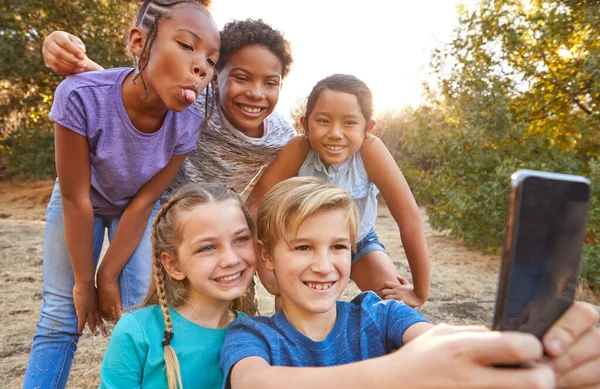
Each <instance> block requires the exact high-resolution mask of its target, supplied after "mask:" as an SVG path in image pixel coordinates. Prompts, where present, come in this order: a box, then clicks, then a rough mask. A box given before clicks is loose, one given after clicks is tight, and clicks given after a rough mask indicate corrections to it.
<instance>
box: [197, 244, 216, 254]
mask: <svg viewBox="0 0 600 389" xmlns="http://www.w3.org/2000/svg"><path fill="white" fill-rule="evenodd" d="M216 249H217V247H216V246H215V245H214V244H211V245H208V246H204V247H201V248H200V249H199V250H198V252H199V253H209V252H211V251H213V250H216Z"/></svg>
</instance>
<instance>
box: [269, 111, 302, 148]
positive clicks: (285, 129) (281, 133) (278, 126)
mask: <svg viewBox="0 0 600 389" xmlns="http://www.w3.org/2000/svg"><path fill="white" fill-rule="evenodd" d="M266 121H267V126H269V134H270V135H271V136H274V137H278V138H281V139H284V140H286V141H288V140H290V139H292V138H293V137H294V136H296V135H297V133H296V130H295V129H294V126H292V124H291V123H290V122H289V121H288V120H287V119H286V118H285V117H284V116H283V115H282V114H280V113H279V112H273V113H271V114H270V115H269V116H268V117H267V119H266Z"/></svg>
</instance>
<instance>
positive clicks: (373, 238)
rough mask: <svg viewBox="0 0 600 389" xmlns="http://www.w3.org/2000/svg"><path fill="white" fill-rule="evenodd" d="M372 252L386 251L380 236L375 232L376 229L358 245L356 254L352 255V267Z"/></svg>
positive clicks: (372, 229)
mask: <svg viewBox="0 0 600 389" xmlns="http://www.w3.org/2000/svg"><path fill="white" fill-rule="evenodd" d="M371 251H384V252H385V246H384V245H383V243H381V242H380V241H379V235H377V231H375V227H373V228H371V231H369V233H368V234H367V236H365V237H364V238H363V239H362V240H361V241H360V242H358V243H357V244H356V252H354V253H352V266H354V265H356V263H357V262H358V261H360V260H361V259H362V257H364V256H365V255H367V254H369V253H370V252H371Z"/></svg>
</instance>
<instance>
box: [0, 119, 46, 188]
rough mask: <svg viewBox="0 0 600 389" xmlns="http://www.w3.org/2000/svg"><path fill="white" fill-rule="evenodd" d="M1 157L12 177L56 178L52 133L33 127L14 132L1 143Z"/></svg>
mask: <svg viewBox="0 0 600 389" xmlns="http://www.w3.org/2000/svg"><path fill="white" fill-rule="evenodd" d="M0 157H1V158H2V160H3V161H4V163H5V164H6V167H7V173H8V174H9V175H11V176H19V177H22V178H38V179H41V178H51V177H56V167H55V165H54V134H53V133H52V131H44V130H40V129H39V128H31V127H29V128H23V129H19V130H17V131H13V132H11V133H10V135H9V136H8V137H7V138H5V139H4V140H2V141H0Z"/></svg>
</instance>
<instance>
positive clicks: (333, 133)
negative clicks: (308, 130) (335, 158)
mask: <svg viewBox="0 0 600 389" xmlns="http://www.w3.org/2000/svg"><path fill="white" fill-rule="evenodd" d="M327 136H328V137H329V138H331V139H341V138H342V136H343V133H342V128H341V126H340V125H339V124H337V123H334V124H333V125H332V126H331V127H330V129H329V132H328V133H327Z"/></svg>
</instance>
